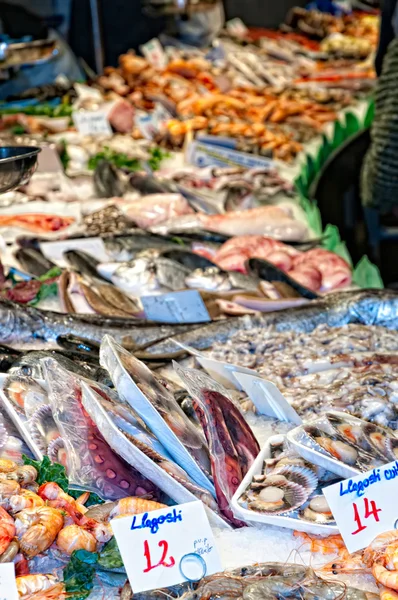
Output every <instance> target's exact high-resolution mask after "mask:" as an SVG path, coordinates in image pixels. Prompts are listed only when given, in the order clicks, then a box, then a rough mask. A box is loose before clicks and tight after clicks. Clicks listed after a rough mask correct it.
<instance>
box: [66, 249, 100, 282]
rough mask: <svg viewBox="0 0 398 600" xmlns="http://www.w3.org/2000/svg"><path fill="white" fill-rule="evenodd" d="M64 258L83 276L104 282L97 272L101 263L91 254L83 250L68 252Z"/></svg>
mask: <svg viewBox="0 0 398 600" xmlns="http://www.w3.org/2000/svg"><path fill="white" fill-rule="evenodd" d="M64 258H65V259H66V260H67V261H68V263H69V264H70V266H71V267H73V269H75V270H76V271H78V272H79V273H80V274H81V275H86V276H87V277H90V278H92V279H95V280H97V279H100V280H102V281H104V280H103V278H102V277H101V275H99V273H98V271H97V265H98V264H99V261H98V260H96V259H95V258H94V257H93V256H91V255H90V254H87V252H83V251H82V250H67V251H66V252H64Z"/></svg>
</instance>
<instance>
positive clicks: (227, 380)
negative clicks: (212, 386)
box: [196, 355, 259, 391]
mask: <svg viewBox="0 0 398 600" xmlns="http://www.w3.org/2000/svg"><path fill="white" fill-rule="evenodd" d="M196 360H197V361H198V363H199V364H200V366H201V367H202V368H203V369H204V370H205V371H207V373H208V374H209V375H210V377H212V378H213V379H214V380H215V381H218V383H221V385H223V386H224V387H226V388H228V389H231V388H232V389H236V390H240V391H242V390H243V387H242V385H241V383H240V382H239V381H238V379H237V378H236V377H235V373H246V374H247V375H252V376H254V377H258V376H259V375H258V373H257V371H254V370H253V369H247V368H246V367H240V366H238V365H234V364H232V363H223V362H221V361H219V360H214V359H213V358H207V356H200V355H199V356H197V357H196Z"/></svg>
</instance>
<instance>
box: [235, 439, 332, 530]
mask: <svg viewBox="0 0 398 600" xmlns="http://www.w3.org/2000/svg"><path fill="white" fill-rule="evenodd" d="M270 450H271V458H267V459H265V460H264V464H263V468H262V471H261V472H260V473H257V474H256V475H254V476H253V479H252V481H251V483H250V485H249V487H248V488H247V489H246V490H245V492H244V493H243V494H242V496H241V498H240V499H239V504H240V505H241V506H243V507H245V508H248V509H249V510H252V511H254V512H259V513H262V514H269V515H281V516H283V515H284V516H289V517H291V518H297V519H301V520H304V521H309V522H311V523H318V524H323V525H327V524H330V525H334V524H335V521H334V517H333V515H332V513H331V511H330V508H329V506H328V503H327V501H326V498H325V497H324V495H323V493H322V487H323V485H329V484H330V483H331V481H333V480H337V478H336V476H335V475H333V474H332V473H329V472H328V471H326V470H325V469H322V468H320V467H317V466H315V465H312V464H310V463H309V462H307V461H305V460H304V459H303V458H301V457H300V456H298V455H296V454H294V453H293V452H292V451H291V450H290V449H284V442H281V443H280V444H279V443H278V444H275V445H273V444H271V445H270Z"/></svg>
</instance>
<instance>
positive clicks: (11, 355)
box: [0, 344, 22, 373]
mask: <svg viewBox="0 0 398 600" xmlns="http://www.w3.org/2000/svg"><path fill="white" fill-rule="evenodd" d="M21 354H22V353H21V352H20V351H19V350H14V348H9V347H8V346H3V345H1V344H0V373H6V372H7V371H8V370H9V369H10V367H11V366H12V365H13V364H14V363H15V361H16V360H17V359H18V358H19V357H20V356H21Z"/></svg>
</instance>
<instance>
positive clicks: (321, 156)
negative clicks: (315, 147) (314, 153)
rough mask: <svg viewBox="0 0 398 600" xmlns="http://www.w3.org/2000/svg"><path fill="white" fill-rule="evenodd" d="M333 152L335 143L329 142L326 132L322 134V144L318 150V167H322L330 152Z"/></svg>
mask: <svg viewBox="0 0 398 600" xmlns="http://www.w3.org/2000/svg"><path fill="white" fill-rule="evenodd" d="M332 152H333V145H332V144H331V143H330V142H329V140H328V138H327V137H326V135H325V134H323V135H322V146H321V147H320V150H319V152H318V169H321V168H322V167H323V165H324V164H325V162H326V161H327V159H328V158H329V156H330V154H331V153H332Z"/></svg>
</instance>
